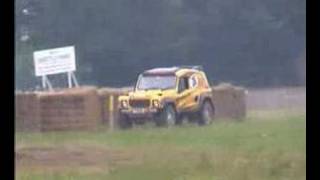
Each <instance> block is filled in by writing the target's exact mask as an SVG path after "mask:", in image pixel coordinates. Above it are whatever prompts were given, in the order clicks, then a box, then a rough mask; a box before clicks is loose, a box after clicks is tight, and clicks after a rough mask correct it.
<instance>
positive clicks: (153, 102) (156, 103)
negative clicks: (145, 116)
mask: <svg viewBox="0 0 320 180" xmlns="http://www.w3.org/2000/svg"><path fill="white" fill-rule="evenodd" d="M152 106H153V107H155V108H158V107H160V102H159V100H153V101H152Z"/></svg>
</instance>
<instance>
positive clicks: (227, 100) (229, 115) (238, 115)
mask: <svg viewBox="0 0 320 180" xmlns="http://www.w3.org/2000/svg"><path fill="white" fill-rule="evenodd" d="M212 95H213V100H214V105H215V116H216V118H223V119H237V120H240V119H242V118H244V117H245V116H246V91H245V89H244V88H241V87H236V86H232V85H231V84H227V83H223V84H220V85H218V86H214V87H212Z"/></svg>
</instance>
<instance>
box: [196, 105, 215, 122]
mask: <svg viewBox="0 0 320 180" xmlns="http://www.w3.org/2000/svg"><path fill="white" fill-rule="evenodd" d="M198 118H199V119H198V124H199V125H200V126H205V125H209V124H211V123H212V121H213V119H214V107H213V105H212V104H211V103H210V101H208V100H206V101H204V102H203V104H202V105H201V108H200V111H199V112H198Z"/></svg>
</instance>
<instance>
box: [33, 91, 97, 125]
mask: <svg viewBox="0 0 320 180" xmlns="http://www.w3.org/2000/svg"><path fill="white" fill-rule="evenodd" d="M39 101H40V107H41V108H40V117H41V124H42V125H41V130H42V131H51V130H83V129H86V130H90V129H95V128H96V127H97V125H98V123H99V121H100V119H101V113H100V110H101V107H100V103H99V98H98V94H97V90H96V88H94V87H81V88H71V89H63V90H59V91H53V92H41V93H39Z"/></svg>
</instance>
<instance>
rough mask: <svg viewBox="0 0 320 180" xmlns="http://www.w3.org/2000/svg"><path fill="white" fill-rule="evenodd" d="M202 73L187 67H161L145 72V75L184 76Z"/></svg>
mask: <svg viewBox="0 0 320 180" xmlns="http://www.w3.org/2000/svg"><path fill="white" fill-rule="evenodd" d="M195 72H200V71H199V70H197V69H193V68H187V67H161V68H153V69H149V70H146V71H144V72H143V74H144V75H176V76H182V75H185V74H188V73H195Z"/></svg>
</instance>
